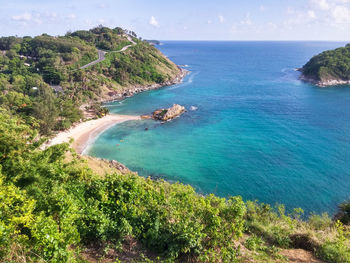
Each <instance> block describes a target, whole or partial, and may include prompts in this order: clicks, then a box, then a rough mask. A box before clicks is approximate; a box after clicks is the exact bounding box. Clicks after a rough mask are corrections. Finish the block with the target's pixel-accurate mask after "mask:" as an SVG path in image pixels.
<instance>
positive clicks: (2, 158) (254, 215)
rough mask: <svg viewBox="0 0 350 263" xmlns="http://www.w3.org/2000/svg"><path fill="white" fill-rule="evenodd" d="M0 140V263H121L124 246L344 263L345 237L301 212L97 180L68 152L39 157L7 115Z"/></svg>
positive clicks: (183, 254)
mask: <svg viewBox="0 0 350 263" xmlns="http://www.w3.org/2000/svg"><path fill="white" fill-rule="evenodd" d="M0 134H1V136H0V167H1V170H0V171H1V172H0V262H85V261H84V258H86V251H87V248H89V247H91V246H99V247H102V251H105V253H106V254H108V251H110V250H113V251H115V254H114V260H116V261H113V262H119V261H118V260H117V258H118V257H119V255H122V253H123V249H125V244H126V243H128V244H130V243H137V244H139V245H140V247H141V248H142V250H140V251H141V252H140V251H139V254H137V256H134V262H152V261H154V262H174V261H177V262H242V261H245V260H255V261H256V262H262V261H270V262H274V261H275V262H283V261H285V260H286V259H285V257H284V256H282V255H281V254H280V252H281V250H282V249H284V248H292V247H302V248H305V249H309V250H311V251H313V252H315V253H316V255H318V256H319V257H321V258H323V259H325V260H327V261H328V262H339V263H340V262H342V263H344V262H350V247H349V245H350V244H349V235H350V232H349V229H348V228H346V227H344V226H343V225H342V224H341V223H340V222H339V221H337V222H333V221H332V220H331V219H330V218H329V217H328V216H326V215H323V216H316V215H313V216H311V217H310V219H309V221H302V220H301V219H300V216H301V214H302V210H300V209H296V210H294V211H293V213H291V214H289V215H286V214H285V211H284V208H283V206H278V208H277V209H275V208H272V207H270V206H269V205H264V204H257V203H255V202H247V203H244V202H243V201H242V199H241V198H240V197H231V198H229V199H224V198H219V197H215V196H214V195H209V196H200V195H198V194H196V193H195V191H194V190H193V189H192V188H191V187H189V186H184V185H181V184H169V183H167V182H164V181H153V180H151V179H145V178H142V177H139V176H137V175H135V174H124V175H121V174H120V173H118V172H115V173H113V174H106V175H105V176H97V175H96V174H95V173H94V172H93V171H92V170H90V169H89V168H88V167H87V166H86V165H84V163H82V161H81V160H79V158H78V157H77V156H75V154H74V152H70V150H69V148H68V145H65V144H63V145H57V146H54V147H51V148H48V149H46V150H43V151H42V150H40V149H39V146H40V144H41V143H42V140H41V139H39V137H38V133H37V132H36V129H35V122H33V124H32V125H31V126H28V125H27V124H25V123H24V121H22V120H21V119H20V118H18V117H11V116H9V114H8V113H7V112H6V110H1V111H0ZM347 216H348V215H347ZM130 240H131V241H132V242H130ZM101 256H102V257H103V253H102V254H101ZM147 258H148V259H147ZM151 260H152V261H151Z"/></svg>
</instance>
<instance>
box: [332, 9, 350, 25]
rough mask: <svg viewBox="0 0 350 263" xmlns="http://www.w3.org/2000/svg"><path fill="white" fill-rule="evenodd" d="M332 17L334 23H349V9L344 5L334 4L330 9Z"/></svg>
mask: <svg viewBox="0 0 350 263" xmlns="http://www.w3.org/2000/svg"><path fill="white" fill-rule="evenodd" d="M332 17H333V19H334V22H335V23H339V24H345V23H350V10H349V8H347V7H345V6H335V7H334V8H333V9H332Z"/></svg>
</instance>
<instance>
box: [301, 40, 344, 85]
mask: <svg viewBox="0 0 350 263" xmlns="http://www.w3.org/2000/svg"><path fill="white" fill-rule="evenodd" d="M299 71H301V72H302V75H301V77H300V78H301V79H302V80H304V81H306V82H310V83H313V84H315V85H318V86H321V87H326V86H335V85H346V84H350V44H347V45H346V46H345V47H341V48H337V49H334V50H328V51H325V52H322V53H320V54H318V55H316V56H314V57H312V58H311V59H310V60H309V62H307V63H306V64H305V65H304V66H303V67H302V68H301V69H299Z"/></svg>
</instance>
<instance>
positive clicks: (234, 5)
mask: <svg viewBox="0 0 350 263" xmlns="http://www.w3.org/2000/svg"><path fill="white" fill-rule="evenodd" d="M99 24H103V25H105V26H109V27H116V26H120V27H123V28H127V29H131V30H134V31H135V32H136V33H137V34H138V35H140V36H141V37H143V38H147V39H160V40H350V0H294V1H292V0H265V1H263V0H245V1H244V0H215V1H214V0H211V1H207V0H176V1H166V0H100V1H97V0H84V1H81V0H69V1H68V0H60V1H58V0H0V35H2V36H6V35H19V36H23V35H38V34H41V33H48V34H50V35H59V34H64V33H66V32H67V31H68V30H77V29H89V28H92V27H94V26H97V25H99Z"/></svg>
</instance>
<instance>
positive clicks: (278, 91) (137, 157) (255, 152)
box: [87, 41, 350, 215]
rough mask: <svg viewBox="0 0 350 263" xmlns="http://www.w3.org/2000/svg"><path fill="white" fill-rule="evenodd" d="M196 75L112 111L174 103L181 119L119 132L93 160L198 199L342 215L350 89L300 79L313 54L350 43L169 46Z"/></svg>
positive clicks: (349, 193) (101, 142)
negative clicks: (190, 191)
mask: <svg viewBox="0 0 350 263" xmlns="http://www.w3.org/2000/svg"><path fill="white" fill-rule="evenodd" d="M162 43H163V45H161V46H157V48H158V49H160V50H161V51H162V52H163V53H164V54H165V55H166V56H167V57H168V58H169V59H171V60H172V61H174V62H175V63H176V64H178V65H181V66H182V67H184V68H185V69H187V70H189V74H188V75H187V76H186V77H185V79H184V80H183V82H182V83H181V84H178V85H174V86H169V87H164V88H161V89H159V90H153V91H147V92H143V93H140V94H138V95H136V96H133V97H130V98H127V99H125V100H123V101H119V102H113V103H108V104H106V106H107V107H108V108H109V110H110V112H111V113H117V114H128V115H130V114H131V115H140V114H149V113H151V112H152V111H154V110H155V109H158V108H167V107H170V106H172V105H173V104H174V103H176V104H181V105H183V106H185V107H186V109H187V112H186V113H185V114H183V115H182V116H181V117H179V118H176V119H174V120H173V121H170V122H166V123H163V124H162V123H161V122H158V121H154V120H141V121H129V122H125V123H122V124H117V125H115V126H113V127H111V128H109V129H108V130H106V131H105V132H103V133H102V134H100V136H99V137H98V138H96V140H95V141H94V142H93V143H92V144H91V145H90V147H89V148H88V151H87V154H89V155H91V156H96V157H100V158H106V159H114V160H118V161H119V162H121V163H123V164H125V165H126V166H127V167H129V168H130V169H131V170H134V171H137V172H138V173H139V174H140V175H141V176H145V177H152V178H156V179H164V180H167V181H170V182H181V183H184V184H189V185H191V186H193V187H194V188H195V189H196V191H198V193H200V194H203V195H206V194H210V193H213V194H215V195H218V196H221V197H229V196H236V195H240V196H242V197H243V199H244V200H253V201H254V200H258V201H259V202H263V203H268V204H271V205H275V204H285V206H286V208H287V209H288V210H291V209H293V208H299V207H300V208H302V209H304V211H305V214H310V213H323V212H327V213H329V214H331V215H332V214H334V213H335V212H336V209H337V205H338V204H339V203H341V202H343V201H345V200H348V198H349V197H350V87H348V86H336V87H327V88H321V87H317V86H314V85H311V84H308V83H304V82H302V81H300V80H299V76H300V73H299V72H298V71H297V70H296V69H297V68H300V67H302V66H303V65H304V64H305V63H306V62H307V61H308V60H309V59H310V58H311V57H312V56H314V55H316V54H318V53H320V52H322V51H325V50H329V49H334V48H337V47H341V46H344V45H345V44H346V43H343V42H268V41H266V42H265V41H260V42H254V41H250V42H243V41H242V42H241V41H236V42H225V41H164V42H162Z"/></svg>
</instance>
